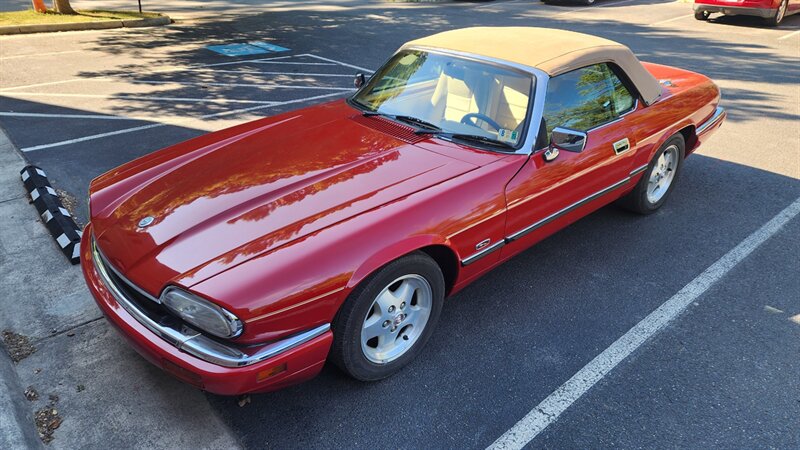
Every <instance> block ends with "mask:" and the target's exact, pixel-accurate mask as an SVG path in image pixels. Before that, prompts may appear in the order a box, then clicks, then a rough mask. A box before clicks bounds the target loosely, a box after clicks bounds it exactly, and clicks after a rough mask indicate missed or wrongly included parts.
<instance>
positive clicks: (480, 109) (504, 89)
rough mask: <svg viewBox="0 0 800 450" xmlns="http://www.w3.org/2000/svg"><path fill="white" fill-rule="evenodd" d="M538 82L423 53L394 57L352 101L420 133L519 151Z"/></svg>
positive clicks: (477, 63)
mask: <svg viewBox="0 0 800 450" xmlns="http://www.w3.org/2000/svg"><path fill="white" fill-rule="evenodd" d="M532 87H533V79H532V77H531V76H530V74H526V73H524V72H522V71H517V70H515V69H511V68H507V67H503V66H500V65H496V64H491V63H486V62H480V61H475V60H469V59H465V58H459V57H455V56H451V55H444V54H438V53H429V52H425V51H420V50H404V51H401V52H399V53H397V54H396V55H394V56H393V57H392V59H391V60H389V62H388V63H386V64H385V65H384V66H383V67H382V68H381V69H380V70H379V71H378V72H377V73H376V74H375V75H373V76H372V78H370V80H369V82H368V83H367V85H366V86H364V87H363V88H362V89H360V90H359V91H358V92H357V93H356V94H355V95H354V96H353V97H352V98H351V101H352V102H354V103H355V104H356V105H358V106H360V107H361V108H362V109H364V110H365V111H368V112H374V113H379V114H384V115H387V116H393V117H395V118H396V119H398V120H401V121H404V122H407V123H409V124H411V125H414V126H416V127H419V128H420V129H421V130H425V131H429V132H431V133H438V134H441V135H450V136H451V137H455V138H462V139H463V138H474V139H472V141H473V142H480V143H483V144H491V143H493V142H495V143H497V144H502V146H504V147H513V148H516V147H518V145H519V144H520V143H521V142H522V140H523V138H524V133H525V124H526V122H527V117H528V106H529V105H530V96H531V90H532Z"/></svg>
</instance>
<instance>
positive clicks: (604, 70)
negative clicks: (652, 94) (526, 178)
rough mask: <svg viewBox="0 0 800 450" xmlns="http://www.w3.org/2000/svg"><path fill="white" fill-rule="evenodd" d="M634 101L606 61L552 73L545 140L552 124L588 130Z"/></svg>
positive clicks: (631, 105)
mask: <svg viewBox="0 0 800 450" xmlns="http://www.w3.org/2000/svg"><path fill="white" fill-rule="evenodd" d="M635 104H636V100H635V97H634V96H633V95H632V94H631V92H630V91H629V90H628V88H627V87H625V84H624V83H623V82H622V80H620V78H619V77H618V76H617V75H616V74H615V73H614V70H613V69H612V68H611V66H610V65H608V64H606V63H602V64H595V65H592V66H587V67H583V68H581V69H577V70H573V71H571V72H567V73H565V74H562V75H558V76H556V77H553V78H551V79H550V82H549V83H548V85H547V95H546V97H545V105H544V121H545V126H546V129H547V140H548V142H549V140H550V134H551V133H552V131H553V129H554V128H556V127H565V128H571V129H573V130H578V131H588V130H590V129H592V128H594V127H597V126H600V125H603V124H604V123H608V122H611V121H612V120H615V119H617V118H618V117H619V116H620V115H622V114H624V113H626V112H628V111H630V110H631V109H633V107H634V106H635Z"/></svg>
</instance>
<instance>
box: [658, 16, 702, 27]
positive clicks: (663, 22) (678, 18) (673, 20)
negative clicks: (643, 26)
mask: <svg viewBox="0 0 800 450" xmlns="http://www.w3.org/2000/svg"><path fill="white" fill-rule="evenodd" d="M689 17H694V14H686V15H685V16H678V17H673V18H672V19H667V20H662V21H660V22H654V23H651V24H650V25H648V26H650V27H654V26H657V25H663V24H665V23H670V22H675V21H676V20H681V19H686V18H689Z"/></svg>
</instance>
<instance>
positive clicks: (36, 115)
mask: <svg viewBox="0 0 800 450" xmlns="http://www.w3.org/2000/svg"><path fill="white" fill-rule="evenodd" d="M0 117H31V118H39V119H89V120H92V119H95V120H153V119H152V118H149V119H147V118H138V117H124V116H105V115H102V114H47V113H23V112H0Z"/></svg>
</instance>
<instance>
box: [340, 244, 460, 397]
mask: <svg viewBox="0 0 800 450" xmlns="http://www.w3.org/2000/svg"><path fill="white" fill-rule="evenodd" d="M444 292H445V284H444V276H443V275H442V271H441V269H440V268H439V265H438V264H436V262H435V261H434V260H433V259H431V258H430V257H429V256H428V255H426V254H424V253H422V252H416V253H411V254H409V255H406V256H404V257H402V258H400V259H397V260H395V261H392V262H390V263H389V264H387V265H385V266H383V267H382V268H380V269H379V270H378V271H376V272H375V273H373V274H372V275H370V276H369V277H367V278H366V279H365V280H363V281H362V282H361V283H360V284H359V285H358V286H357V287H356V288H355V289H354V290H353V292H352V293H351V294H350V295H349V296H348V297H347V300H345V302H344V304H343V305H342V307H341V309H340V310H339V313H338V314H337V315H336V318H335V319H334V321H333V324H332V328H333V346H332V348H331V352H330V355H329V359H330V360H331V361H332V362H333V363H334V364H336V365H337V366H338V367H339V368H340V369H342V370H343V371H344V372H346V373H347V374H349V375H350V376H352V377H353V378H355V379H358V380H361V381H375V380H380V379H383V378H386V377H388V376H390V375H393V374H394V373H395V372H397V371H399V370H400V369H402V368H403V366H405V365H406V364H408V363H410V362H411V361H412V360H413V359H414V358H415V357H416V356H417V355H418V354H419V353H420V351H421V350H422V348H423V347H424V346H425V343H426V342H427V341H428V339H429V338H430V336H431V334H432V333H433V330H434V329H435V328H436V323H437V322H438V321H439V315H440V314H441V311H442V303H443V300H444Z"/></svg>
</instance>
